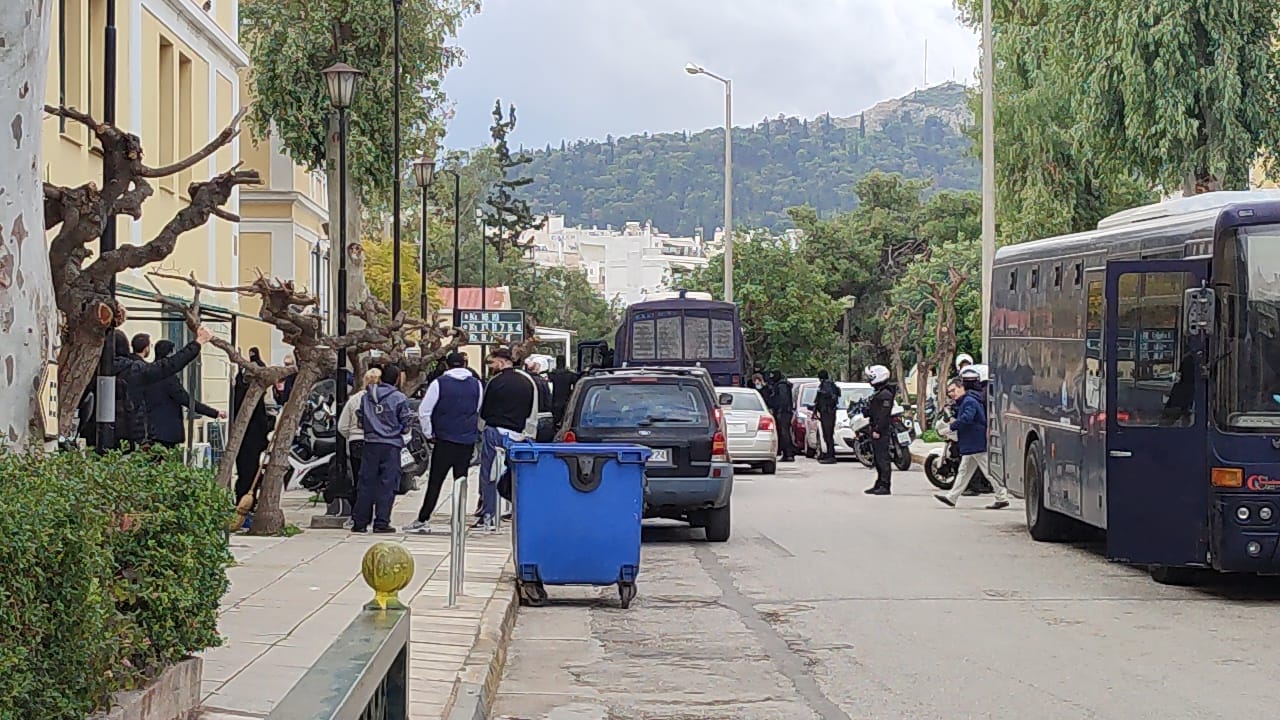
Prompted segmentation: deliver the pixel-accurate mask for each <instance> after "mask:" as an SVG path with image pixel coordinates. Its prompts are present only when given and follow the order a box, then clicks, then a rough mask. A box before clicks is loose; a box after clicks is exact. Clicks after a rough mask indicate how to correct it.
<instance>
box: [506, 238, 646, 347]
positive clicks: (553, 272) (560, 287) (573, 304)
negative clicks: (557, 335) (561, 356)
mask: <svg viewBox="0 0 1280 720" xmlns="http://www.w3.org/2000/svg"><path fill="white" fill-rule="evenodd" d="M498 276H499V277H500V278H501V279H502V284H505V285H508V286H510V288H511V304H512V305H513V306H514V307H517V308H520V309H522V310H524V311H525V312H526V313H528V315H529V317H530V318H531V319H532V320H533V321H534V322H536V323H537V324H538V325H541V326H543V327H554V328H561V329H564V330H572V331H573V332H576V333H577V334H578V339H579V340H605V339H608V340H612V338H613V332H614V330H615V329H616V328H617V325H618V323H619V322H620V321H621V319H622V306H621V305H619V304H617V303H609V302H607V301H605V299H604V298H603V297H601V296H600V294H599V293H597V292H596V290H595V288H594V287H592V286H591V283H590V281H588V280H587V274H586V272H585V271H584V270H582V269H580V268H560V267H553V268H539V267H535V266H534V265H532V264H531V263H529V262H528V261H526V260H524V259H523V258H518V259H517V258H512V259H509V260H507V261H505V262H504V263H502V264H501V265H500V267H499V269H498Z"/></svg>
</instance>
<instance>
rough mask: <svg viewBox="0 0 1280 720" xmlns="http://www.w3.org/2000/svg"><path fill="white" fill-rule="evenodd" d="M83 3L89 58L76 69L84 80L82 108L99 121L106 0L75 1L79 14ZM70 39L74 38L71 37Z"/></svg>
mask: <svg viewBox="0 0 1280 720" xmlns="http://www.w3.org/2000/svg"><path fill="white" fill-rule="evenodd" d="M85 2H87V3H88V13H87V15H88V20H89V25H88V35H89V37H88V38H87V40H88V42H87V43H86V44H85V47H87V48H88V49H89V57H87V58H84V57H82V58H80V59H79V64H78V65H76V68H77V70H78V72H80V73H83V75H84V77H85V78H86V79H85V80H84V81H82V85H83V87H84V90H83V92H84V97H83V103H84V106H85V107H88V108H89V112H90V113H91V114H93V115H94V116H98V119H99V120H101V119H102V118H101V117H100V116H101V115H102V109H103V108H102V103H103V97H102V95H103V89H104V86H105V81H104V79H103V75H102V65H103V63H104V62H105V61H106V34H107V0H77V1H76V3H75V5H76V7H77V12H79V8H81V7H84V6H85V5H84V3H85ZM72 37H73V38H74V37H76V36H74V35H73V36H72ZM117 52H118V48H117ZM90 140H91V141H96V138H90Z"/></svg>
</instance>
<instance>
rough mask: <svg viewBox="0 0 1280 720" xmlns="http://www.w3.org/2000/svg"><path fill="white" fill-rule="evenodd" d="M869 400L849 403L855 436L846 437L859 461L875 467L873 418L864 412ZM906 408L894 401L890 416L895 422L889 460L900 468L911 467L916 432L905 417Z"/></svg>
mask: <svg viewBox="0 0 1280 720" xmlns="http://www.w3.org/2000/svg"><path fill="white" fill-rule="evenodd" d="M866 404H867V400H859V401H856V402H853V403H850V404H849V429H850V430H852V431H853V437H846V438H844V441H845V444H846V445H848V446H849V447H851V448H853V454H854V456H855V457H856V458H857V459H858V462H860V463H862V464H863V465H865V466H867V467H869V468H873V467H875V451H874V449H873V448H872V440H871V418H868V417H867V416H866V415H864V414H863V410H864V409H865V408H866ZM905 413H906V409H905V408H903V407H902V406H901V405H899V404H897V403H894V404H893V410H892V411H891V415H890V417H891V418H892V422H893V433H891V434H890V436H889V461H890V462H892V463H893V465H894V467H896V468H898V469H899V470H910V469H911V441H912V440H913V439H914V434H913V433H912V432H911V430H910V428H909V427H908V426H907V424H906V422H905V421H904V420H903V417H904V415H905Z"/></svg>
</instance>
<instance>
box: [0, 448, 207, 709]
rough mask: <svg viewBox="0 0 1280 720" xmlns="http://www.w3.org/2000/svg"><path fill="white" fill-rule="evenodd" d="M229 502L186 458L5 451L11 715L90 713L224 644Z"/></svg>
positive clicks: (2, 569)
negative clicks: (221, 609)
mask: <svg viewBox="0 0 1280 720" xmlns="http://www.w3.org/2000/svg"><path fill="white" fill-rule="evenodd" d="M230 509H231V496H230V493H228V492H227V491H225V490H223V489H222V488H220V487H218V486H217V485H216V484H215V483H214V481H213V477H212V475H211V474H210V473H209V472H208V471H204V470H198V469H193V468H188V467H186V466H185V465H184V464H183V463H182V462H181V458H180V455H179V454H178V453H172V454H151V453H143V452H138V453H133V454H129V455H120V454H112V455H107V456H105V457H99V456H96V455H92V454H81V453H76V452H70V453H60V454H55V455H31V456H20V455H14V454H8V453H0V573H2V575H0V638H3V640H0V720H10V718H12V719H13V720H19V719H22V720H28V719H33V718H40V719H41V720H46V719H47V720H64V719H65V720H83V719H84V717H85V716H86V715H88V714H89V713H91V712H92V711H94V710H95V709H102V708H105V707H106V705H107V703H108V701H109V698H110V695H111V693H112V692H115V691H118V690H127V689H132V688H136V687H138V686H140V685H142V684H144V683H145V682H146V681H147V679H148V678H149V677H151V676H152V675H154V673H155V672H156V671H157V670H159V669H160V668H162V667H164V666H165V665H168V664H171V663H173V662H174V661H176V660H179V659H181V658H182V657H184V656H186V655H188V654H190V653H193V652H197V651H200V650H203V649H205V648H208V647H214V646H216V645H218V644H220V638H219V636H218V632H217V620H218V602H219V600H220V599H221V598H222V595H223V594H224V593H225V592H226V589H227V577H226V568H227V566H228V564H229V563H230V561H231V555H230V552H229V550H228V548H227V542H226V535H225V533H224V528H225V525H226V521H227V517H228V513H229V512H230Z"/></svg>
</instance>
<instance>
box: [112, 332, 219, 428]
mask: <svg viewBox="0 0 1280 720" xmlns="http://www.w3.org/2000/svg"><path fill="white" fill-rule="evenodd" d="M173 348H174V346H173V342H172V341H170V340H161V341H160V342H158V343H156V346H155V353H156V362H160V361H161V360H164V359H165V358H167V357H170V356H172V355H173ZM134 350H135V351H136V350H137V347H136V346H135V347H134ZM144 396H145V398H146V402H147V439H148V440H149V441H151V442H154V443H156V444H159V445H163V446H165V447H167V448H175V447H178V446H179V445H181V444H183V443H184V442H186V440H187V433H186V422H185V418H186V412H184V411H185V410H189V409H194V410H195V412H196V414H198V415H203V416H204V417H207V418H226V417H227V414H226V413H225V412H222V411H221V410H218V409H217V408H213V407H209V406H208V405H205V404H204V403H202V402H200V401H199V400H196V401H192V399H191V395H189V394H188V393H187V391H186V389H185V388H183V387H182V381H181V380H180V379H178V376H177V375H170V376H168V377H166V378H165V379H163V380H161V381H160V382H158V383H156V384H154V385H149V386H148V387H147V389H146V390H145V391H144Z"/></svg>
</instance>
